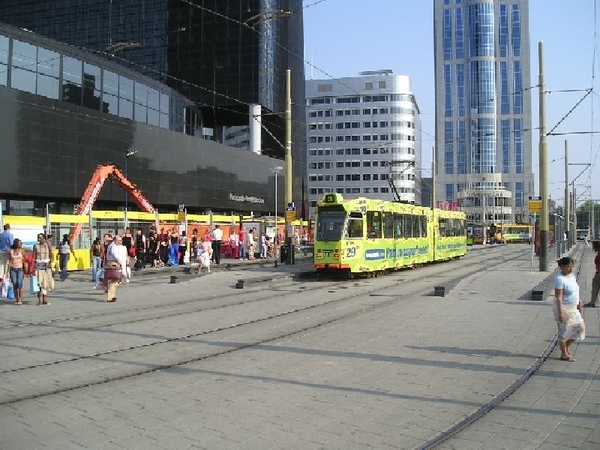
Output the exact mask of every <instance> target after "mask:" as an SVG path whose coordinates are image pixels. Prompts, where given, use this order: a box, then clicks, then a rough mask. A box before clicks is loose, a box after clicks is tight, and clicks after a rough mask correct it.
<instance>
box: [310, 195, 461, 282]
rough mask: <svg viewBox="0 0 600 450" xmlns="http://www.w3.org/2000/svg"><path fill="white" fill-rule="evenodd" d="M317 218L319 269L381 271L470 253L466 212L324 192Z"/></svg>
mask: <svg viewBox="0 0 600 450" xmlns="http://www.w3.org/2000/svg"><path fill="white" fill-rule="evenodd" d="M315 222H316V228H315V234H314V265H315V269H316V270H317V272H326V271H327V272H342V273H343V272H346V273H349V274H359V273H362V274H369V273H371V274H378V273H382V272H385V271H388V270H395V269H401V268H405V267H414V266H419V265H422V264H426V263H430V262H434V261H444V260H450V259H456V258H460V257H461V256H464V255H465V254H466V253H467V238H466V217H465V214H464V213H462V212H458V211H444V210H440V209H430V208H425V207H422V206H415V205H410V204H405V203H397V202H392V201H386V200H376V199H368V198H362V197H361V198H355V199H351V200H344V199H343V197H342V196H341V195H340V194H325V195H324V196H323V198H322V199H321V200H320V201H319V203H318V204H317V209H316V221H315Z"/></svg>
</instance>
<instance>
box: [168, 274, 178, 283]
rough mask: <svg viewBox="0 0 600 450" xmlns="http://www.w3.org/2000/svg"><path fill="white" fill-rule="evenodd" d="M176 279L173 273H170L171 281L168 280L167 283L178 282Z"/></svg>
mask: <svg viewBox="0 0 600 450" xmlns="http://www.w3.org/2000/svg"><path fill="white" fill-rule="evenodd" d="M178 282H179V281H178V279H177V277H176V276H175V275H171V281H169V284H175V283H178Z"/></svg>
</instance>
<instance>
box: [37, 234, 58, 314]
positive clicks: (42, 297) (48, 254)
mask: <svg viewBox="0 0 600 450" xmlns="http://www.w3.org/2000/svg"><path fill="white" fill-rule="evenodd" d="M37 240H38V243H37V244H36V245H34V246H33V261H34V262H35V276H36V277H37V280H38V284H39V286H40V290H39V292H38V293H37V298H38V306H41V305H49V304H50V303H48V300H47V299H46V296H47V295H48V291H50V290H52V289H54V278H53V277H52V269H51V267H52V257H53V254H52V251H51V250H52V249H51V247H50V246H49V245H48V244H47V243H46V237H45V236H44V234H43V233H40V234H38V236H37Z"/></svg>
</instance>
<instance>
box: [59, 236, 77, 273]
mask: <svg viewBox="0 0 600 450" xmlns="http://www.w3.org/2000/svg"><path fill="white" fill-rule="evenodd" d="M58 253H59V261H58V264H59V267H60V281H65V280H66V279H67V277H68V276H69V274H68V273H67V264H69V254H72V255H73V258H75V261H77V256H76V255H75V250H74V249H73V244H71V240H70V239H69V235H68V234H65V235H64V236H63V240H62V242H61V243H60V245H59V246H58Z"/></svg>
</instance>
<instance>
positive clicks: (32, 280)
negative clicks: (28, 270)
mask: <svg viewBox="0 0 600 450" xmlns="http://www.w3.org/2000/svg"><path fill="white" fill-rule="evenodd" d="M38 292H40V284H39V283H38V279H37V277H36V276H35V275H32V276H31V277H29V294H30V295H35V294H37V293H38Z"/></svg>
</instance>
